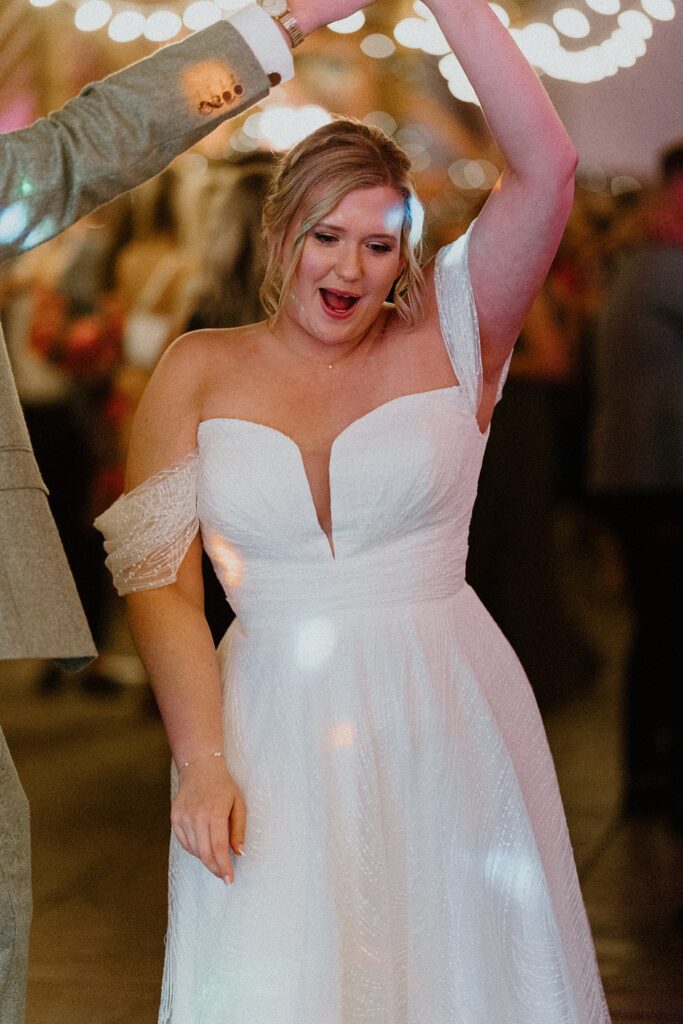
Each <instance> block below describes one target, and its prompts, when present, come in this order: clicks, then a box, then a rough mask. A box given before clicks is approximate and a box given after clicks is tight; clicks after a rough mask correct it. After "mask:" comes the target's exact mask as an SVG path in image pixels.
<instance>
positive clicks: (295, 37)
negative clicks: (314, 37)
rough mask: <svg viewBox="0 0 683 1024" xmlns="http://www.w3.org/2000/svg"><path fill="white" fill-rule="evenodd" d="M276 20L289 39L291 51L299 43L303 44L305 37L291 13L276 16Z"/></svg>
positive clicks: (286, 12)
mask: <svg viewBox="0 0 683 1024" xmlns="http://www.w3.org/2000/svg"><path fill="white" fill-rule="evenodd" d="M277 20H278V21H279V22H280V24H281V25H282V27H283V29H284V30H285V32H286V33H287V35H288V36H289V38H290V39H291V41H292V49H294V47H295V46H299V45H300V44H301V43H303V41H304V39H305V38H306V37H305V35H304V34H303V32H302V31H301V26H300V25H299V22H298V21H297V20H296V18H295V17H294V15H293V14H292V12H291V11H285V13H284V14H279V15H277Z"/></svg>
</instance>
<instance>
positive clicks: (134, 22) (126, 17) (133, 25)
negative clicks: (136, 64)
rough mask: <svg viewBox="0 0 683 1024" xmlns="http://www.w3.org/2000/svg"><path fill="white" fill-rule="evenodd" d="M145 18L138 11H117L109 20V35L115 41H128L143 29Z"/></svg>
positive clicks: (139, 34) (137, 35)
mask: <svg viewBox="0 0 683 1024" xmlns="http://www.w3.org/2000/svg"><path fill="white" fill-rule="evenodd" d="M145 20H146V19H145V16H144V14H140V12H139V11H119V13H118V14H115V15H114V17H113V18H112V19H111V21H110V22H109V36H110V38H111V39H113V40H114V42H116V43H129V42H131V41H132V40H133V39H138V38H139V37H140V36H141V35H142V33H143V32H144V31H145Z"/></svg>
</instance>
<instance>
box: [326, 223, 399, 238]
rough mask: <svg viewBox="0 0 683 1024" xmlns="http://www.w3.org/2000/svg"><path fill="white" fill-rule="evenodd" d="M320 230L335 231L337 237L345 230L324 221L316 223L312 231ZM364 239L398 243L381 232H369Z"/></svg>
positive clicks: (391, 236)
mask: <svg viewBox="0 0 683 1024" xmlns="http://www.w3.org/2000/svg"><path fill="white" fill-rule="evenodd" d="M320 228H327V230H328V231H336V232H337V234H338V235H343V234H344V233H345V228H340V227H337V225H336V224H330V223H329V221H326V220H321V221H318V223H317V224H315V225H314V226H313V230H314V231H316V230H318V229H320ZM365 237H366V238H386V239H387V240H388V241H391V242H397V241H398V239H397V237H396V235H387V234H385V233H384V232H382V231H377V232H374V231H371V232H370V233H369V234H368V235H366V236H365Z"/></svg>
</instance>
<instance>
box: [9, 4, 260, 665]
mask: <svg viewBox="0 0 683 1024" xmlns="http://www.w3.org/2000/svg"><path fill="white" fill-rule="evenodd" d="M270 85H271V82H270V81H269V78H268V77H267V75H266V73H265V72H264V70H263V68H262V67H261V65H260V64H259V62H258V61H257V60H256V58H255V57H254V55H253V54H252V52H251V50H250V49H249V47H248V46H247V45H246V44H245V42H244V40H243V38H242V36H241V35H240V34H239V33H238V32H237V31H236V30H235V29H234V28H233V27H232V26H231V25H230V24H229V23H228V22H222V23H219V24H217V25H214V26H212V27H211V28H209V29H205V30H204V31H202V32H198V33H196V34H195V35H194V36H192V37H190V38H189V39H186V40H184V41H183V42H181V43H178V44H174V45H172V46H167V47H165V48H163V49H162V50H159V51H157V53H155V54H154V55H153V56H151V57H148V58H147V59H145V60H142V61H140V62H139V63H137V64H134V65H132V66H131V67H129V68H126V69H125V70H124V71H121V72H118V73H117V74H115V75H112V76H110V77H109V78H107V79H105V80H104V81H102V82H99V83H97V84H95V85H90V86H88V87H87V88H86V89H84V90H83V92H82V93H81V94H80V95H79V96H78V97H76V98H75V99H74V100H72V101H71V102H69V103H67V104H66V106H65V107H63V108H62V109H61V110H59V111H58V112H56V113H54V114H51V115H50V116H49V117H47V118H43V119H41V120H40V121H37V122H36V123H35V124H34V125H32V126H31V127H29V128H24V129H21V130H19V131H16V132H13V133H10V134H8V135H5V136H4V137H2V138H1V139H0V147H1V148H0V227H1V228H2V230H0V259H7V258H10V257H13V256H16V255H19V254H20V253H21V252H23V251H25V250H26V249H29V248H32V247H33V246H34V245H37V244H39V242H40V241H44V240H46V238H48V237H51V236H53V235H56V234H57V233H58V232H60V231H62V230H64V229H65V228H67V227H68V226H69V225H70V224H72V223H73V222H74V221H75V220H77V219H78V218H79V217H81V216H82V215H83V214H85V213H88V212H89V211H90V210H93V209H94V208H95V207H97V206H100V205H101V204H102V203H105V202H108V201H109V200H110V199H113V198H114V196H116V195H118V194H120V193H121V192H124V191H126V190H128V189H130V188H133V187H134V186H135V185H138V184H140V183H141V182H142V181H144V180H145V179H147V178H149V177H150V176H151V175H154V174H157V173H158V172H159V171H161V170H162V169H163V168H164V167H165V166H166V165H167V164H168V163H169V162H170V161H171V160H172V159H173V157H174V156H176V155H177V154H178V153H180V152H182V151H183V150H185V149H187V148H188V147H189V146H191V145H193V144H194V143H195V142H197V141H198V140H199V139H200V138H201V137H202V136H203V135H205V134H207V132H209V131H210V130H212V129H213V128H214V127H215V126H216V124H217V123H218V122H219V121H222V120H225V119H226V118H228V117H231V116H233V115H234V114H238V113H240V112H241V111H242V110H244V109H245V108H246V107H248V106H250V105H251V104H253V103H255V102H258V100H260V99H262V98H263V97H264V96H266V95H267V93H268V91H269V88H270ZM96 653H97V652H96V651H95V647H94V644H93V640H92V637H91V635H90V630H89V628H88V625H87V622H86V619H85V616H84V614H83V610H82V608H81V604H80V601H79V598H78V595H77V593H76V588H75V585H74V582H73V579H72V576H71V573H70V571H69V567H68V565H67V562H66V557H65V555H64V551H63V549H62V545H61V543H60V540H59V536H58V534H57V530H56V527H55V524H54V522H53V519H52V516H51V514H50V509H49V505H48V500H47V495H46V488H45V485H44V483H43V481H42V479H41V476H40V472H39V470H38V467H37V465H36V462H35V459H34V457H33V451H32V449H31V442H30V439H29V436H28V432H27V430H26V425H25V423H24V418H23V415H22V412H21V409H20V406H19V401H18V398H17V394H16V390H15V387H14V382H13V379H12V374H11V371H10V367H9V363H8V360H7V352H6V348H5V344H4V340H3V338H2V330H1V329H0V658H3V659H6V658H29V657H40V658H55V659H58V660H63V661H64V662H65V663H66V664H68V665H69V667H72V668H77V667H82V665H84V664H87V662H88V661H89V660H91V659H92V658H93V657H94V656H95V654H96Z"/></svg>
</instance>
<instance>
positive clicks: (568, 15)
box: [553, 7, 591, 39]
mask: <svg viewBox="0 0 683 1024" xmlns="http://www.w3.org/2000/svg"><path fill="white" fill-rule="evenodd" d="M553 25H554V26H555V28H556V29H557V31H558V32H561V33H562V35H563V36H568V37H569V38H570V39H584V38H585V37H586V36H587V35H589V33H590V30H591V24H590V22H589V20H588V18H587V17H586V15H585V14H583V13H582V12H581V11H577V9H576V7H562V8H560V10H559V11H555V13H554V14H553Z"/></svg>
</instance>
